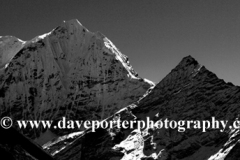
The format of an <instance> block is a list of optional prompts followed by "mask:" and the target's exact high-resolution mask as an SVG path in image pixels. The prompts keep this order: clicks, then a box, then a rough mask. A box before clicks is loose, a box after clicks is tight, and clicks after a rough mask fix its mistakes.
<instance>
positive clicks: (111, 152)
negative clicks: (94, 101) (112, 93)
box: [45, 56, 240, 160]
mask: <svg viewBox="0 0 240 160" xmlns="http://www.w3.org/2000/svg"><path fill="white" fill-rule="evenodd" d="M239 111H240V87H238V86H234V85H233V84H232V83H225V82H224V81H223V80H221V79H219V78H218V77H217V76H216V75H215V74H214V73H212V72H210V71H208V70H207V69H206V68H205V67H204V66H202V65H200V64H199V63H198V62H197V61H196V60H195V59H193V58H192V57H191V56H188V57H185V58H183V60H182V61H181V62H180V63H179V64H178V65H177V66H176V67H175V68H174V69H173V70H172V71H171V72H170V73H169V74H168V75H167V76H166V77H165V78H164V79H163V80H162V81H161V82H159V83H158V84H157V85H156V87H154V88H153V89H152V90H150V91H149V93H148V94H147V95H145V96H144V97H143V98H142V99H141V100H139V101H138V102H136V103H134V104H132V105H129V106H127V107H126V108H124V109H122V110H120V111H119V112H117V113H116V114H115V115H113V116H111V117H109V118H108V119H106V120H107V121H111V120H113V119H115V118H116V116H117V117H119V118H120V120H122V121H123V120H128V121H130V120H143V121H145V122H146V119H147V117H149V118H150V120H153V121H154V122H156V121H158V120H165V119H168V120H175V121H177V120H199V121H201V120H211V117H215V118H216V120H228V121H229V123H228V126H230V125H232V122H233V121H234V120H235V119H236V118H238V117H239V116H238V114H239ZM185 127H186V126H185ZM66 144H67V145H66ZM60 148H61V149H60ZM45 150H46V151H48V152H49V153H51V154H52V155H54V157H55V158H56V159H59V160H67V159H71V160H75V159H76V160H77V159H81V160H98V159H99V160H103V159H104V160H120V159H121V160H153V159H155V160H192V159H195V160H207V159H208V160H222V159H231V160H235V159H239V157H238V155H239V153H238V151H239V132H238V130H234V129H231V128H229V127H227V128H226V129H225V130H224V131H223V132H220V130H219V129H207V131H206V132H202V130H201V129H194V128H193V127H191V129H186V130H185V132H179V131H178V128H176V129H171V128H168V129H165V128H161V129H159V128H157V127H153V128H151V129H147V128H145V129H141V130H137V126H135V127H134V128H132V129H131V128H127V129H123V128H122V129H120V130H118V129H116V127H115V128H112V129H111V128H108V129H98V130H96V132H91V131H90V130H87V131H85V132H84V133H82V134H80V135H79V136H76V137H75V138H74V139H72V138H71V139H68V138H66V139H64V140H62V141H58V142H57V143H52V145H51V144H49V145H48V146H46V148H45ZM56 151H59V152H56ZM53 153H54V154H53Z"/></svg>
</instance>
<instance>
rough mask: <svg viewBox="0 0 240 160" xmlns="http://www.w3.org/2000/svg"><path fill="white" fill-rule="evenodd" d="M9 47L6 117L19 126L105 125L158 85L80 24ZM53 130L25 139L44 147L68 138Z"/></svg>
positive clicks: (1, 102)
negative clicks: (22, 122) (29, 122)
mask: <svg viewBox="0 0 240 160" xmlns="http://www.w3.org/2000/svg"><path fill="white" fill-rule="evenodd" d="M12 41H13V42H15V43H10V42H12ZM6 42H7V41H6ZM6 42H5V41H4V44H5V46H6V44H11V45H7V46H11V47H2V48H5V49H4V50H3V49H1V51H2V52H1V53H3V55H11V56H7V58H4V59H3V62H2V63H1V64H2V65H6V64H9V65H8V67H7V68H4V69H3V70H2V71H1V75H4V76H0V106H1V108H0V113H1V116H3V115H11V116H12V118H13V120H15V119H34V120H41V119H52V120H54V121H57V120H59V119H60V118H61V117H62V116H65V117H67V118H69V119H83V120H85V119H88V120H91V119H97V120H99V119H104V118H106V117H108V116H110V115H111V114H113V113H114V112H116V111H117V110H119V109H121V108H122V107H125V106H127V105H129V104H131V103H133V102H135V101H137V100H138V99H139V98H140V97H141V96H142V95H143V94H144V93H145V92H146V91H147V90H148V89H149V88H150V87H152V86H153V85H154V84H153V83H152V82H151V81H149V80H145V79H142V78H141V77H139V76H138V75H137V73H136V72H135V71H134V69H133V67H132V66H131V65H130V63H129V60H128V58H127V56H126V55H124V54H122V53H121V52H120V51H119V50H118V49H117V47H116V46H115V45H114V44H113V43H112V42H111V41H110V40H109V39H108V38H107V37H105V36H104V35H103V34H101V33H100V32H96V33H94V32H90V31H89V30H87V29H86V28H85V27H84V26H83V25H82V24H81V23H80V22H79V21H78V20H76V19H74V20H70V21H64V22H63V23H61V25H59V26H58V27H56V28H54V29H53V30H52V31H50V32H49V33H46V34H43V35H41V36H37V37H35V38H33V39H32V40H30V41H27V42H22V41H20V40H17V39H16V38H12V39H11V41H10V42H9V43H6ZM12 46H16V47H15V48H16V49H14V50H13V49H12V48H14V47H12ZM5 57H6V56H5ZM32 113H34V114H32ZM50 130H51V131H50V132H49V131H46V130H44V129H39V130H38V131H36V130H31V131H28V130H27V131H26V130H25V131H23V133H24V134H25V135H27V136H29V137H30V138H32V139H35V140H36V141H38V142H39V143H41V144H42V143H45V142H46V141H47V140H49V139H47V138H46V137H49V136H50V135H51V136H50V138H52V136H58V135H62V134H63V131H61V130H54V129H50ZM51 132H53V133H51ZM43 133H45V134H43ZM46 133H49V134H46ZM64 134H65V133H64ZM45 135H46V136H45ZM46 139H47V140H46Z"/></svg>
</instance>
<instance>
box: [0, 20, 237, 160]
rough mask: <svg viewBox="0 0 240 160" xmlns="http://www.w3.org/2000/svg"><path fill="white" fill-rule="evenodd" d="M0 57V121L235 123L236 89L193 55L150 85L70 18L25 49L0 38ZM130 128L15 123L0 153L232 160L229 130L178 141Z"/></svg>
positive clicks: (112, 159)
mask: <svg viewBox="0 0 240 160" xmlns="http://www.w3.org/2000/svg"><path fill="white" fill-rule="evenodd" d="M0 55H1V58H0V67H1V69H0V111H1V112H0V113H1V117H3V116H9V117H11V118H12V119H13V120H21V119H23V120H29V119H30V120H47V119H52V120H54V121H55V122H57V121H58V120H60V119H61V118H62V117H63V116H64V117H67V118H68V119H72V120H79V119H82V120H104V119H105V120H107V121H111V120H112V119H114V118H116V115H117V117H118V118H120V119H121V120H129V121H130V120H144V121H145V120H146V118H147V117H149V118H150V119H151V120H153V121H157V120H159V119H166V118H168V119H172V120H176V121H177V120H208V119H211V117H213V116H214V117H216V119H222V120H229V121H230V122H232V121H234V120H235V119H237V118H238V117H239V110H240V87H238V86H234V85H233V84H232V83H226V82H224V80H221V79H219V78H218V77H217V76H216V75H215V74H214V73H212V72H211V71H209V70H207V69H206V67H204V66H203V65H200V64H199V63H198V62H197V61H196V60H195V59H194V58H193V57H191V56H187V57H184V58H183V59H182V60H181V62H180V63H179V64H178V65H177V66H176V67H175V68H174V69H173V70H172V71H171V72H170V73H169V74H168V75H167V76H166V77H165V78H164V79H162V80H161V81H160V82H159V83H158V84H156V85H155V84H154V83H153V82H151V81H150V80H147V79H143V78H141V77H139V76H138V75H137V73H136V72H135V71H134V70H133V68H132V66H131V65H130V63H129V61H128V58H127V56H125V55H123V54H122V53H121V52H120V51H119V50H118V49H117V48H116V47H115V45H114V44H113V43H112V42H111V41H110V40H109V39H108V38H107V37H106V36H104V35H103V34H101V33H100V32H96V33H93V32H90V31H88V30H87V29H86V28H85V27H84V26H83V25H81V23H80V22H79V21H77V20H70V21H64V22H63V23H62V24H61V25H60V26H58V27H57V28H55V29H53V30H52V31H51V32H49V33H47V34H44V35H42V36H37V37H36V38H34V39H32V40H30V41H22V40H20V39H18V38H16V37H13V36H3V37H0ZM135 127H136V128H137V126H135ZM136 128H126V129H123V128H122V129H120V130H119V129H116V128H107V129H101V128H99V129H97V130H96V132H91V129H87V130H86V129H84V128H81V129H76V130H57V129H54V128H51V129H49V130H45V129H43V128H40V129H38V130H36V129H35V130H31V129H30V128H27V129H24V130H23V129H21V130H20V129H19V128H18V127H17V125H16V124H15V126H14V129H12V130H8V131H6V130H4V129H1V132H0V134H1V136H0V137H1V138H0V152H1V153H4V155H6V156H8V157H9V158H8V159H57V160H193V159H194V160H223V159H226V160H238V159H239V157H240V155H239V153H240V152H239V150H240V147H239V131H238V130H234V129H226V130H225V131H224V132H220V131H219V130H216V129H215V130H214V129H209V130H207V132H201V130H196V129H189V130H186V131H185V132H181V133H180V132H178V131H177V129H157V128H153V129H143V130H141V131H139V130H137V129H136ZM7 135H9V136H7ZM13 137H15V138H13ZM16 137H17V138H16ZM26 144H28V145H26ZM39 145H41V146H42V147H38V146H39ZM9 153H11V154H9ZM36 153H39V154H36ZM50 155H52V157H51V156H50Z"/></svg>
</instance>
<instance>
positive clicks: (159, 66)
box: [0, 0, 240, 86]
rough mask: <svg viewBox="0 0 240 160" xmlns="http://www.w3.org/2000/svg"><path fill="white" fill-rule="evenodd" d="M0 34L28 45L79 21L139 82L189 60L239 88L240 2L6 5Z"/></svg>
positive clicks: (57, 0) (76, 0) (38, 1)
mask: <svg viewBox="0 0 240 160" xmlns="http://www.w3.org/2000/svg"><path fill="white" fill-rule="evenodd" d="M0 10H1V14H0V23H1V27H0V35H1V36H4V35H14V36H16V37H18V38H20V39H22V40H30V39H32V38H34V37H35V36H37V35H41V34H43V33H46V32H49V31H51V30H52V29H53V28H55V27H57V26H58V25H59V24H60V23H61V22H62V21H63V20H70V19H78V20H79V21H80V22H81V23H82V24H83V25H84V26H85V27H86V28H88V29H89V30H90V31H93V32H94V31H100V32H102V33H103V34H104V35H106V36H107V37H108V38H109V39H110V40H111V41H112V42H113V43H114V44H115V45H116V46H117V48H119V49H120V51H121V52H122V53H123V54H125V55H127V56H128V57H129V60H130V63H131V64H132V65H133V68H134V69H135V70H136V71H137V72H138V73H139V75H140V76H141V77H143V78H148V79H150V80H152V81H154V82H159V81H160V80H161V79H162V78H164V77H165V76H166V75H167V74H168V73H169V72H170V71H171V69H173V68H174V67H175V66H176V65H177V64H178V63H179V62H180V61H181V59H182V58H183V57H185V56H187V55H191V56H193V57H194V58H195V59H197V60H198V62H199V63H200V64H203V65H204V66H206V67H207V68H208V69H209V70H210V71H212V72H214V73H216V74H217V76H218V77H219V78H221V79H224V80H225V81H226V82H232V83H233V84H235V85H239V86H240V1H239V0H231V1H226V0H121V1H120V0H118V1H113V0H22V1H19V0H5V1H1V5H0Z"/></svg>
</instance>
